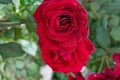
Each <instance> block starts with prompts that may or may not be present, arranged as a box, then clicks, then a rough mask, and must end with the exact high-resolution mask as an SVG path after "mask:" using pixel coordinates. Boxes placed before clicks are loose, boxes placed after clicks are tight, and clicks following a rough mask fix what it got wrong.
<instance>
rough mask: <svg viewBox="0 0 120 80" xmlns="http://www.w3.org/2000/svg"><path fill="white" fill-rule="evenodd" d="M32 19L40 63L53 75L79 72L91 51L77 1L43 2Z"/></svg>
mask: <svg viewBox="0 0 120 80" xmlns="http://www.w3.org/2000/svg"><path fill="white" fill-rule="evenodd" d="M33 16H34V18H35V20H36V22H37V24H38V25H37V34H38V36H39V45H40V48H41V50H42V58H43V60H44V61H45V62H46V63H47V64H48V65H49V66H51V68H52V69H53V70H54V71H57V72H58V71H59V72H65V73H66V72H72V71H74V72H76V71H79V70H80V69H81V68H82V66H83V65H85V63H86V61H87V60H88V59H89V55H90V54H91V53H92V51H93V50H94V46H93V44H92V43H91V41H90V40H89V39H88V29H87V28H86V26H87V24H88V19H87V12H86V10H85V9H84V7H83V6H82V5H81V4H80V3H78V1H77V0H44V1H43V2H42V3H41V5H40V6H39V7H38V8H37V9H36V11H35V13H34V15H33Z"/></svg>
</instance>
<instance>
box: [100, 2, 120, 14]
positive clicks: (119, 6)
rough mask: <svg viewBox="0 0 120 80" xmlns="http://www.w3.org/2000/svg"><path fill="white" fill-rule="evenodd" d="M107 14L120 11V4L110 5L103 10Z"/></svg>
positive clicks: (106, 5)
mask: <svg viewBox="0 0 120 80" xmlns="http://www.w3.org/2000/svg"><path fill="white" fill-rule="evenodd" d="M101 10H102V11H103V12H105V13H109V14H113V13H117V12H119V11H120V2H114V3H108V4H105V6H103V7H102V9H101Z"/></svg>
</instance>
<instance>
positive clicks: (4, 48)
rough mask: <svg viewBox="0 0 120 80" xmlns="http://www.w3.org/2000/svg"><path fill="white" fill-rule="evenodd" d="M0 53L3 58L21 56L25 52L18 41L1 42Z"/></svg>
mask: <svg viewBox="0 0 120 80" xmlns="http://www.w3.org/2000/svg"><path fill="white" fill-rule="evenodd" d="M0 54H1V55H2V57H3V58H9V57H20V56H22V55H23V54H24V51H23V50H22V49H21V46H20V45H19V44H18V43H15V42H10V43H5V44H0Z"/></svg>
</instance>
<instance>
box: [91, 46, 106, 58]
mask: <svg viewBox="0 0 120 80" xmlns="http://www.w3.org/2000/svg"><path fill="white" fill-rule="evenodd" d="M104 53H106V52H105V50H104V49H102V48H97V49H96V51H95V53H94V54H93V55H96V56H97V57H100V56H102V55H103V54H104Z"/></svg>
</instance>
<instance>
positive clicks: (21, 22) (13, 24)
mask: <svg viewBox="0 0 120 80" xmlns="http://www.w3.org/2000/svg"><path fill="white" fill-rule="evenodd" d="M23 23H25V22H24V21H16V22H0V27H4V26H15V25H20V24H23Z"/></svg>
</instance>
